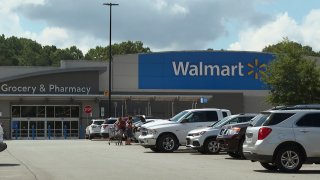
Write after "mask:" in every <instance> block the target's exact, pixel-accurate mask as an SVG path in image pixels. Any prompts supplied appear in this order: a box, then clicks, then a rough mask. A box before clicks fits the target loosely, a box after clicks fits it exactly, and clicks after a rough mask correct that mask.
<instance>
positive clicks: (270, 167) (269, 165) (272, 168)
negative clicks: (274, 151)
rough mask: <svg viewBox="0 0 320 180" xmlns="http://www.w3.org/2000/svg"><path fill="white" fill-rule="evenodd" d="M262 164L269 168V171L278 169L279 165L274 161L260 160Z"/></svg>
mask: <svg viewBox="0 0 320 180" xmlns="http://www.w3.org/2000/svg"><path fill="white" fill-rule="evenodd" d="M260 164H261V166H262V167H264V168H265V169H267V170H269V171H276V170H278V167H277V165H275V164H273V163H263V162H260Z"/></svg>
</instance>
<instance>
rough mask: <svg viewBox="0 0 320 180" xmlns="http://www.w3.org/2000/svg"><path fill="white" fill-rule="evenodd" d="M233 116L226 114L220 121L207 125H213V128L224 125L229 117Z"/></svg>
mask: <svg viewBox="0 0 320 180" xmlns="http://www.w3.org/2000/svg"><path fill="white" fill-rule="evenodd" d="M234 117H235V116H227V117H225V118H223V119H221V120H220V121H217V122H214V123H213V124H211V125H210V126H209V127H214V128H220V127H221V126H223V125H225V124H226V123H227V122H228V121H229V120H230V119H233V118H234Z"/></svg>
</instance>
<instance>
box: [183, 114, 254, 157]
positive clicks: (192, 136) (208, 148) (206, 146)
mask: <svg viewBox="0 0 320 180" xmlns="http://www.w3.org/2000/svg"><path fill="white" fill-rule="evenodd" d="M256 115H257V114H249V113H248V114H236V115H231V116H227V117H225V118H223V119H222V120H220V121H218V122H216V123H213V124H212V125H210V126H208V127H205V128H200V129H194V130H192V131H190V132H188V135H187V137H186V140H187V145H186V146H187V147H188V148H192V149H195V150H197V151H198V152H200V153H203V154H217V153H219V151H220V147H219V143H218V142H217V141H216V137H217V136H218V134H219V132H220V128H221V127H222V126H224V125H227V124H236V123H243V122H248V121H250V120H251V119H252V118H253V117H255V116H256Z"/></svg>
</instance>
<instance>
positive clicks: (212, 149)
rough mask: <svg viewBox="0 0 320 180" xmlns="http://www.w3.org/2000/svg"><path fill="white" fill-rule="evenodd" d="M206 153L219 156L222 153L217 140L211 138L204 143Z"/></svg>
mask: <svg viewBox="0 0 320 180" xmlns="http://www.w3.org/2000/svg"><path fill="white" fill-rule="evenodd" d="M204 151H205V153H207V154H218V153H219V152H220V147H219V143H218V142H217V141H216V138H210V139H207V140H206V141H205V142H204Z"/></svg>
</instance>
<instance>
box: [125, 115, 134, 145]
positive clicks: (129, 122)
mask: <svg viewBox="0 0 320 180" xmlns="http://www.w3.org/2000/svg"><path fill="white" fill-rule="evenodd" d="M126 137H127V139H126V145H131V138H132V137H133V133H132V117H131V116H129V118H128V120H127V123H126Z"/></svg>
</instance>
